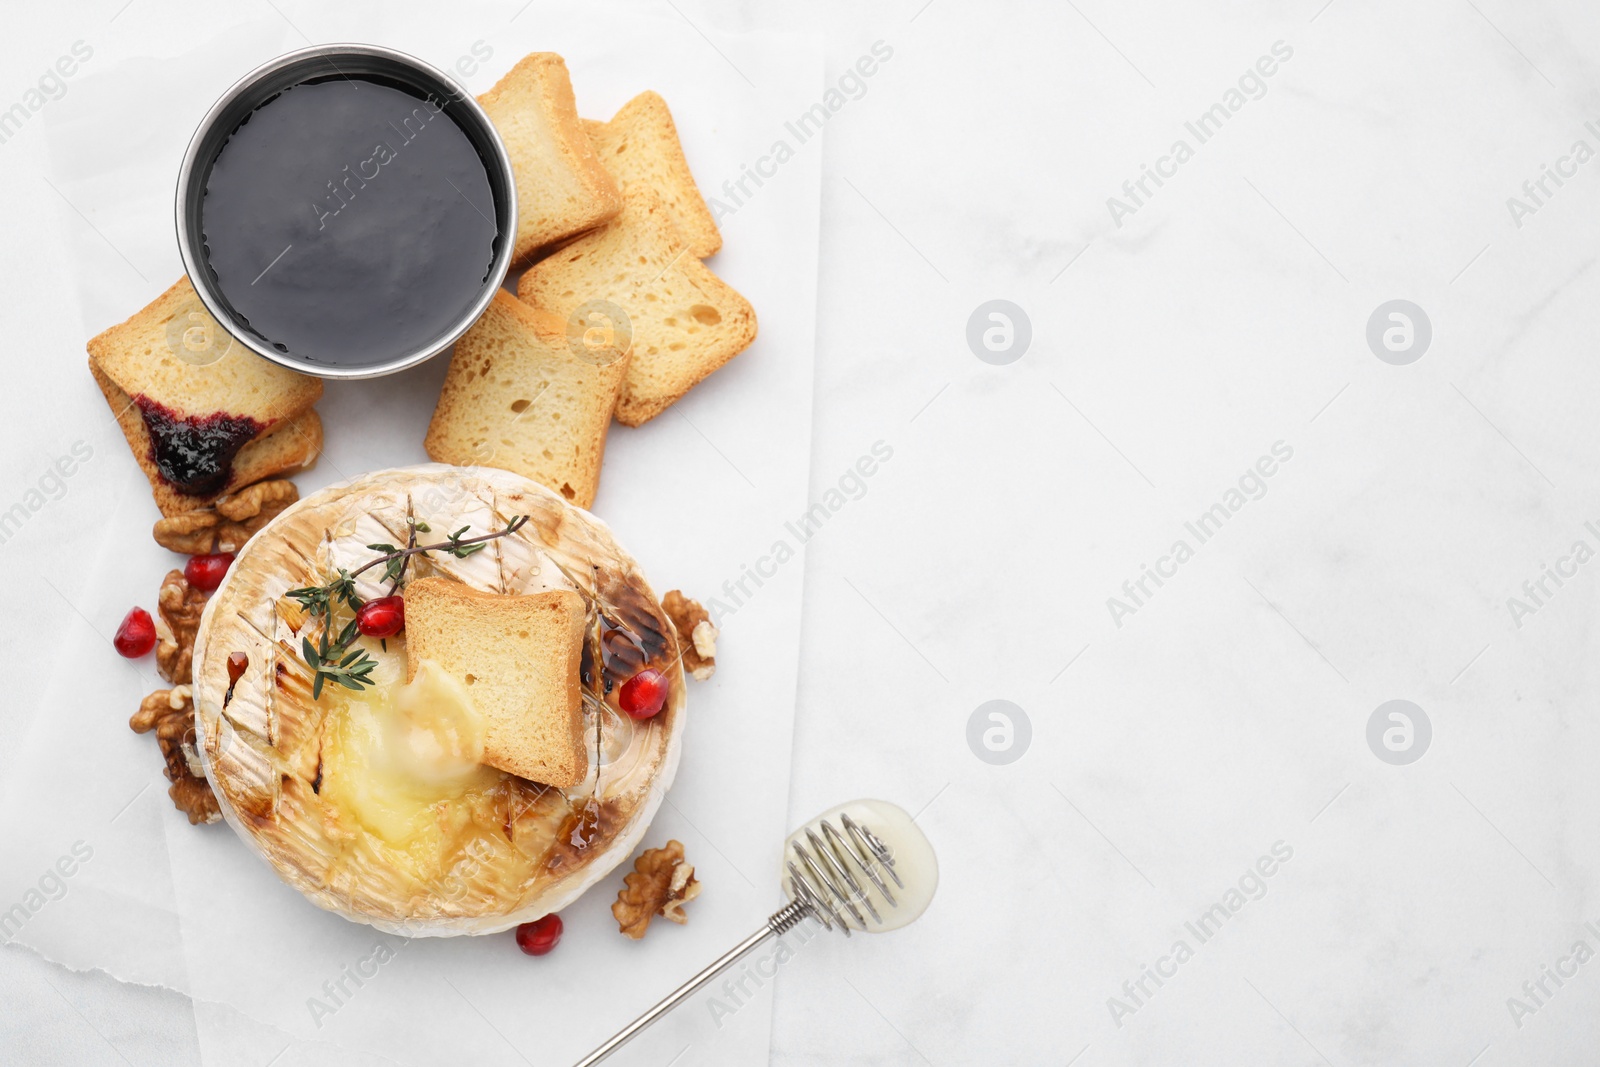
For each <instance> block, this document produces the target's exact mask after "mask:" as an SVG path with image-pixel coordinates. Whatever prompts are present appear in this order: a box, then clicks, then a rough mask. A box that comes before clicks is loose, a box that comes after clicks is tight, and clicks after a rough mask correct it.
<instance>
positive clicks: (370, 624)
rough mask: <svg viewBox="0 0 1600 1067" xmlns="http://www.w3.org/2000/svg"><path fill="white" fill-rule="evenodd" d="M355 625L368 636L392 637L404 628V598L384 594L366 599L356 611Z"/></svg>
mask: <svg viewBox="0 0 1600 1067" xmlns="http://www.w3.org/2000/svg"><path fill="white" fill-rule="evenodd" d="M356 627H357V629H359V630H360V631H361V632H362V633H364V634H366V635H367V636H368V637H393V636H394V635H395V634H397V633H399V632H400V631H401V630H404V629H405V628H406V601H405V598H404V597H398V596H384V597H379V598H378V599H377V600H369V601H367V602H366V603H365V604H363V605H361V609H360V610H359V611H357V612H356Z"/></svg>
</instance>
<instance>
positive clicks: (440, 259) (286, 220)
mask: <svg viewBox="0 0 1600 1067" xmlns="http://www.w3.org/2000/svg"><path fill="white" fill-rule="evenodd" d="M451 112H452V103H451V102H450V101H448V100H441V99H439V98H437V97H434V96H424V95H422V94H420V93H419V92H418V91H417V90H415V89H412V88H410V87H408V86H405V85H403V84H401V83H398V82H393V81H389V80H386V79H382V78H378V77H373V76H365V75H354V76H342V75H339V76H333V77H323V78H318V79H314V80H308V81H305V82H302V83H300V84H297V85H292V86H290V87H288V88H286V89H284V90H283V91H281V92H279V93H277V94H276V95H274V96H272V97H271V98H270V99H268V100H267V101H266V102H264V103H262V104H261V105H259V106H258V107H256V108H255V109H254V110H253V111H251V112H250V113H249V115H248V116H246V117H245V119H244V120H243V121H242V122H241V123H240V124H239V125H238V126H237V127H236V128H235V129H234V130H233V131H232V133H231V134H230V135H229V136H228V138H227V140H226V141H225V142H224V144H223V145H222V148H221V150H220V151H219V152H218V153H217V155H216V158H215V159H214V161H213V162H212V163H211V166H210V170H209V173H208V174H207V176H206V178H205V196H204V200H203V201H202V204H201V209H200V223H201V230H202V233H203V238H204V244H205V251H204V261H205V269H206V270H207V271H208V272H209V273H210V275H211V277H212V279H213V280H214V282H215V285H216V288H217V289H218V290H219V291H220V293H221V296H222V297H223V298H224V299H225V300H226V301H227V303H228V304H229V305H230V306H231V308H232V310H233V312H234V313H235V320H236V324H237V325H239V326H241V327H243V328H245V329H248V330H249V332H251V333H252V334H254V335H255V336H256V337H257V338H258V339H260V340H261V341H263V342H265V343H266V344H267V345H270V346H271V347H272V348H273V349H275V350H276V351H278V352H280V353H283V354H284V355H286V356H289V357H292V358H293V359H295V360H296V361H299V362H303V363H306V364H312V365H317V366H325V367H328V368H329V369H334V368H344V369H358V368H361V367H366V366H373V367H378V366H381V365H383V364H386V363H389V362H390V361H392V360H394V359H395V358H396V357H397V356H399V355H401V354H403V353H406V352H410V351H414V350H417V349H420V348H423V347H425V346H426V345H428V344H429V343H431V342H434V341H436V340H437V339H439V338H441V337H445V336H447V335H449V334H451V333H452V332H454V331H455V330H456V329H457V328H458V327H459V325H460V322H461V320H462V318H463V316H466V315H468V314H469V313H470V312H471V310H472V308H473V305H474V303H475V302H476V301H477V300H478V299H479V298H480V297H481V295H482V293H483V291H484V285H485V282H486V280H487V279H488V278H489V275H490V273H491V271H492V270H493V267H494V261H495V257H496V254H497V252H498V251H499V249H498V246H497V237H498V234H499V230H498V228H497V226H496V224H495V221H494V220H495V218H496V205H495V197H494V192H493V189H492V187H491V184H490V179H489V173H488V169H487V167H486V164H485V161H484V159H483V158H482V156H481V155H480V154H479V151H478V149H477V148H476V147H475V146H474V144H473V141H472V140H471V139H469V137H468V135H467V133H466V132H465V131H464V130H463V129H462V127H461V126H460V125H458V123H457V122H456V121H455V119H454V118H453V117H452V114H451Z"/></svg>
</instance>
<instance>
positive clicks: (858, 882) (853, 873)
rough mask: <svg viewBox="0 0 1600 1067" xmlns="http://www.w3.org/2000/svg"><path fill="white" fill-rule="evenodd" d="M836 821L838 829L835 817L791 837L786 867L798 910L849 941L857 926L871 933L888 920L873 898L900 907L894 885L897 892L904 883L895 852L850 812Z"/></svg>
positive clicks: (790, 889) (790, 888)
mask: <svg viewBox="0 0 1600 1067" xmlns="http://www.w3.org/2000/svg"><path fill="white" fill-rule="evenodd" d="M837 821H838V825H837V826H835V825H834V822H835V820H834V819H832V818H827V819H820V820H818V821H817V822H814V823H812V824H811V825H810V826H808V827H807V828H806V829H805V831H804V832H803V833H802V834H800V835H798V836H796V837H795V838H794V839H792V840H791V842H790V846H789V855H788V856H787V857H786V858H785V865H786V866H787V868H788V871H789V878H788V890H789V899H790V900H791V901H793V906H794V907H795V908H796V909H798V911H799V912H802V913H804V914H806V915H810V916H811V917H812V918H814V919H816V920H817V921H818V922H820V923H821V924H822V925H823V927H825V928H826V929H829V930H832V929H833V928H834V927H835V926H837V927H838V928H839V929H841V930H843V931H844V934H845V936H846V937H849V936H850V930H851V927H852V926H853V927H854V928H855V929H857V930H871V929H873V928H874V927H875V926H878V925H881V924H882V923H883V922H884V918H883V915H882V913H880V912H879V910H878V905H877V904H874V902H873V901H874V896H876V899H877V900H878V901H879V902H881V903H884V904H886V905H887V906H888V907H891V908H894V907H898V906H899V902H898V901H897V900H896V899H895V895H894V890H893V889H891V888H890V885H889V883H890V882H893V883H894V888H895V889H903V888H904V887H905V883H904V882H903V881H901V879H900V875H899V874H898V873H897V872H896V871H895V858H894V852H893V850H892V849H890V848H889V847H888V846H887V845H885V844H884V843H883V841H881V840H880V839H879V838H878V837H877V835H875V834H874V833H873V832H872V831H871V830H870V829H869V828H868V827H866V826H863V825H862V824H861V823H858V822H857V821H856V820H854V819H852V818H851V817H850V816H849V815H848V814H843V813H841V814H839V815H838V816H837ZM885 875H887V879H885V877H884V876H885ZM873 890H876V891H877V892H876V894H875V895H874V893H873ZM795 921H799V916H798V915H796V918H795Z"/></svg>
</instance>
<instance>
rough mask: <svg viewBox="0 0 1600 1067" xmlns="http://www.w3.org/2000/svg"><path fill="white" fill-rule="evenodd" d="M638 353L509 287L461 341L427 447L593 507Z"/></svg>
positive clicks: (435, 454)
mask: <svg viewBox="0 0 1600 1067" xmlns="http://www.w3.org/2000/svg"><path fill="white" fill-rule="evenodd" d="M628 359H629V354H628V351H627V350H626V349H623V350H621V351H620V352H619V351H617V350H616V349H614V348H609V349H608V348H607V347H606V346H605V345H604V344H599V345H585V337H584V336H582V335H580V336H577V337H569V336H568V334H567V332H566V330H565V324H564V323H562V322H561V321H560V320H559V319H556V318H555V317H554V316H550V315H541V314H540V313H538V312H536V311H535V310H534V309H533V308H531V307H529V306H528V305H527V304H524V303H523V302H522V301H520V300H518V299H517V298H516V297H514V296H512V295H511V294H510V293H507V292H505V291H504V290H501V291H499V292H497V293H495V297H494V302H493V303H491V304H490V305H489V309H488V310H487V311H485V312H484V314H483V317H482V318H480V319H479V320H478V321H477V323H476V324H475V325H474V326H473V327H472V329H470V330H468V331H467V332H466V334H464V335H463V336H462V338H461V340H459V341H457V342H456V351H455V356H454V357H453V358H452V360H451V362H450V373H449V374H448V375H446V376H445V380H444V388H443V389H442V390H440V393H439V403H438V406H437V407H435V408H434V412H433V421H432V422H430V423H429V424H428V434H427V437H426V438H424V439H423V447H424V448H426V449H427V450H428V456H429V458H430V459H433V460H435V461H437V462H440V463H453V464H455V465H456V466H458V467H466V466H481V467H499V468H500V469H502V470H508V471H515V472H516V473H517V474H521V475H525V476H526V477H529V478H532V479H533V480H534V481H536V482H539V483H540V484H541V485H545V486H547V487H549V488H551V489H554V490H555V491H556V492H558V493H560V494H561V495H562V496H563V497H565V498H566V499H568V500H570V501H572V502H573V503H574V504H577V505H578V506H579V507H582V508H587V507H589V506H590V505H591V504H593V503H594V494H595V490H596V489H597V488H598V487H599V485H600V461H601V458H602V457H603V456H604V455H605V449H606V434H607V432H608V431H609V430H610V427H611V412H612V410H613V409H614V408H615V407H616V405H617V396H618V394H619V393H620V392H621V390H622V379H623V375H624V374H625V373H626V372H627V368H628Z"/></svg>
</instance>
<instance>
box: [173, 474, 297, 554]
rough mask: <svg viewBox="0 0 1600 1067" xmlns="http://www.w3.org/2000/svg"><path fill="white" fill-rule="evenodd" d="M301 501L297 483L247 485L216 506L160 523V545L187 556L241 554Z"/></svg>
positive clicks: (272, 482) (274, 482)
mask: <svg viewBox="0 0 1600 1067" xmlns="http://www.w3.org/2000/svg"><path fill="white" fill-rule="evenodd" d="M298 499H300V492H299V490H297V489H296V488H295V487H294V483H293V482H291V481H288V480H287V479H283V478H278V479H274V480H272V481H267V482H257V483H256V484H255V485H250V486H246V487H245V488H243V489H240V490H239V491H238V492H235V493H233V494H231V495H229V496H225V497H222V498H221V499H220V500H218V501H217V502H216V504H215V505H214V506H212V507H209V508H202V509H200V510H198V511H186V512H184V513H183V514H181V515H173V516H171V517H170V518H165V519H162V520H161V521H160V522H157V523H156V525H155V529H154V530H152V531H151V532H152V533H153V534H154V535H155V539H156V543H157V544H159V545H161V547H163V548H169V549H171V550H172V551H174V552H181V553H183V554H184V555H187V556H200V555H205V554H207V553H210V552H237V551H239V549H241V548H243V547H244V543H245V542H246V541H248V540H250V538H251V537H252V536H254V535H255V532H256V531H257V530H259V529H261V527H263V526H265V525H266V524H267V523H268V522H269V521H270V520H271V519H272V518H273V516H275V515H277V514H278V512H280V511H282V510H283V509H284V508H286V507H288V506H289V505H290V504H293V503H294V502H295V501H296V500H298Z"/></svg>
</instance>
